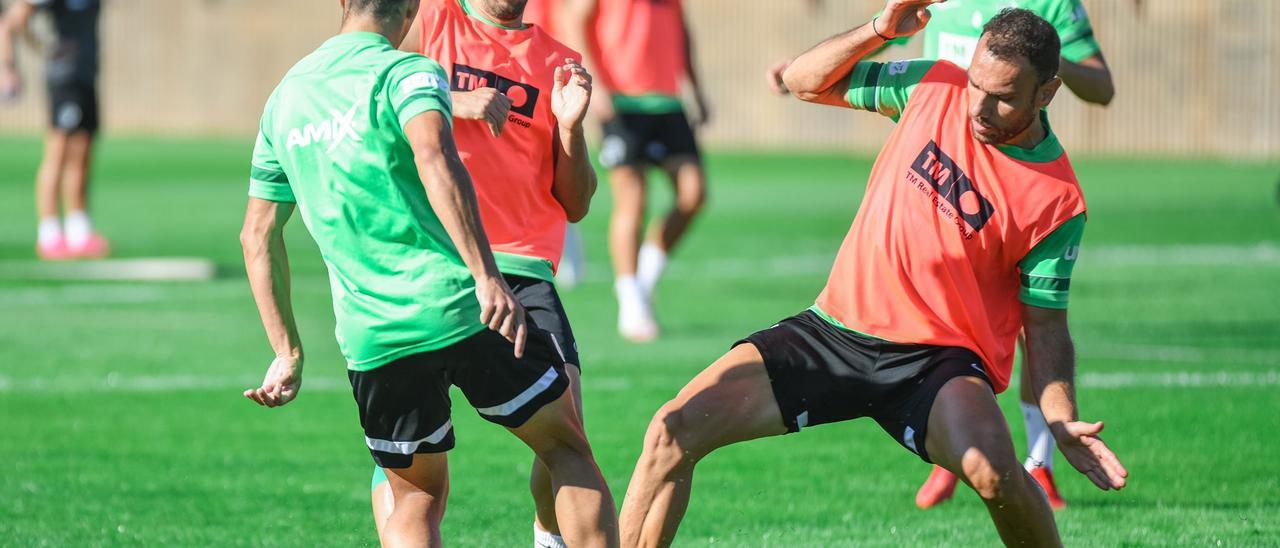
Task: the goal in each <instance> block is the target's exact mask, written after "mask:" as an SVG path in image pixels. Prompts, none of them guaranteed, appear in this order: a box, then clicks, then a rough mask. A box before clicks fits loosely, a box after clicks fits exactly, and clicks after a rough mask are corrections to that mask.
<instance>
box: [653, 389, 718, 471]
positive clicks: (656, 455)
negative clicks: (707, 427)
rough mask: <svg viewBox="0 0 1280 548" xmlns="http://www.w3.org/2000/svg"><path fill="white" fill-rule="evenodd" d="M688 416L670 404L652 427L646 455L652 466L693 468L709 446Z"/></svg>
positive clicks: (668, 403) (672, 403)
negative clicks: (693, 426)
mask: <svg viewBox="0 0 1280 548" xmlns="http://www.w3.org/2000/svg"><path fill="white" fill-rule="evenodd" d="M690 426H691V425H690V424H689V420H688V416H687V413H686V412H685V411H684V410H683V408H682V407H681V406H680V405H679V404H677V403H675V402H667V404H665V405H663V406H662V407H661V408H660V409H658V412H657V414H655V415H654V416H653V420H652V421H651V422H650V423H649V433H648V435H646V436H645V447H644V453H645V455H646V456H647V459H646V460H648V461H649V463H650V464H651V465H653V466H657V467H659V468H663V469H675V468H678V467H681V466H688V465H691V464H693V463H694V462H695V461H696V460H697V458H698V455H699V454H701V452H702V451H703V450H704V449H705V447H703V446H704V445H705V444H704V443H703V440H701V439H700V436H698V434H697V433H696V431H695V430H694V429H693V428H690Z"/></svg>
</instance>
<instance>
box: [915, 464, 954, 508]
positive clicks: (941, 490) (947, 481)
mask: <svg viewBox="0 0 1280 548" xmlns="http://www.w3.org/2000/svg"><path fill="white" fill-rule="evenodd" d="M956 481H957V478H956V475H955V474H952V473H951V472H948V471H947V469H946V468H943V467H941V466H937V465H934V467H933V471H932V472H930V473H929V479H927V480H925V482H924V485H921V486H920V490H919V491H916V506H919V507H920V509H921V510H927V509H929V508H933V507H934V506H937V505H939V504H942V503H944V502H947V501H948V500H950V499H951V495H954V494H955V493H956Z"/></svg>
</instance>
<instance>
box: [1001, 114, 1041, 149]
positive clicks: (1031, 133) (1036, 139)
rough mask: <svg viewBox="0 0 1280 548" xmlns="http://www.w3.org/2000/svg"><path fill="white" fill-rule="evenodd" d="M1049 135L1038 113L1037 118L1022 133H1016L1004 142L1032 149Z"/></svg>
mask: <svg viewBox="0 0 1280 548" xmlns="http://www.w3.org/2000/svg"><path fill="white" fill-rule="evenodd" d="M1048 136H1049V132H1047V131H1045V130H1044V121H1043V120H1041V119H1040V115H1039V113H1037V114H1036V117H1035V120H1033V121H1032V122H1031V125H1029V126H1027V129H1024V130H1022V133H1019V134H1017V135H1015V136H1014V137H1013V138H1012V139H1009V140H1008V141H1005V143H1004V144H1006V145H1010V146H1015V147H1018V148H1023V149H1027V150H1031V149H1033V148H1035V147H1036V145H1039V144H1040V142H1041V141H1044V139H1045V137H1048Z"/></svg>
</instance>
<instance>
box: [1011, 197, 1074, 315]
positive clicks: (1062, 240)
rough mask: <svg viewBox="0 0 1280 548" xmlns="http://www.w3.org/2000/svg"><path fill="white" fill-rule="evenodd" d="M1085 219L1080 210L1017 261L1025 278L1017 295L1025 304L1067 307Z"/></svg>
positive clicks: (1058, 307) (1057, 307)
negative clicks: (1068, 293) (1072, 272)
mask: <svg viewBox="0 0 1280 548" xmlns="http://www.w3.org/2000/svg"><path fill="white" fill-rule="evenodd" d="M1084 221H1085V216H1084V214H1083V213H1081V214H1079V215H1076V216H1075V217H1072V218H1071V219H1070V220H1068V221H1067V222H1065V223H1062V226H1059V227H1058V228H1057V229H1056V230H1054V231H1053V233H1052V234H1049V235H1048V236H1046V237H1045V238H1044V239H1043V240H1041V241H1040V243H1039V244H1037V245H1036V247H1035V248H1034V249H1032V250H1031V252H1030V253H1027V256H1026V257H1024V258H1023V259H1022V261H1020V262H1019V263H1018V269H1019V270H1020V271H1021V275H1020V278H1021V280H1022V289H1021V290H1020V291H1019V294H1018V297H1019V298H1020V299H1021V300H1022V302H1023V303H1026V304H1029V305H1031V306H1036V307H1040V308H1056V309H1066V308H1067V291H1068V290H1069V289H1070V288H1071V271H1072V269H1074V268H1075V266H1076V258H1077V257H1078V256H1079V255H1080V240H1081V238H1082V237H1083V236H1084Z"/></svg>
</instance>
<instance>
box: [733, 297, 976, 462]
mask: <svg viewBox="0 0 1280 548" xmlns="http://www.w3.org/2000/svg"><path fill="white" fill-rule="evenodd" d="M744 342H749V343H751V344H753V345H755V347H756V348H757V349H759V350H760V355H761V356H763V357H764V366H765V369H767V370H768V372H769V380H770V381H771V383H772V384H773V395H774V398H776V399H777V400H778V408H779V409H780V410H781V411H782V420H783V422H784V423H786V426H787V431H788V432H799V431H800V429H801V428H804V427H806V426H817V425H819V424H826V423H832V422H840V421H846V420H850V419H856V418H861V417H871V418H873V419H875V421H876V422H878V423H880V427H881V428H883V429H884V431H885V432H888V433H889V435H890V436H892V437H893V439H895V440H897V441H898V443H900V444H902V446H903V447H906V448H907V449H909V450H911V451H912V452H914V453H915V454H916V455H919V456H920V458H921V459H923V460H924V461H925V462H933V461H931V460H929V455H928V453H927V452H926V451H925V436H926V435H927V433H928V427H929V411H930V410H931V409H932V408H933V400H934V398H936V397H937V395H938V391H940V390H942V386H943V385H945V384H947V382H948V381H950V380H951V379H954V378H956V377H978V378H980V379H982V380H984V381H986V382H987V384H988V385H990V384H991V381H990V380H989V379H988V378H987V374H986V373H985V372H984V371H983V370H982V360H981V359H980V358H978V356H977V354H974V353H973V351H971V350H968V349H965V348H951V347H942V346H928V345H919V344H897V343H891V342H888V341H882V340H879V339H874V338H871V337H866V336H862V335H859V334H857V333H853V332H851V331H846V330H843V329H840V328H839V327H836V326H834V325H831V324H830V323H828V322H827V321H825V320H823V319H822V318H821V317H819V316H818V315H817V314H815V313H813V312H812V311H809V310H806V311H804V312H802V313H800V314H798V315H796V316H792V317H790V318H787V319H785V320H782V322H780V323H778V325H776V326H773V327H771V328H769V329H766V330H764V331H760V332H758V333H755V334H753V335H751V336H750V337H747V338H746V339H744V340H742V341H738V343H737V344H742V343H744ZM735 346H736V345H735Z"/></svg>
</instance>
